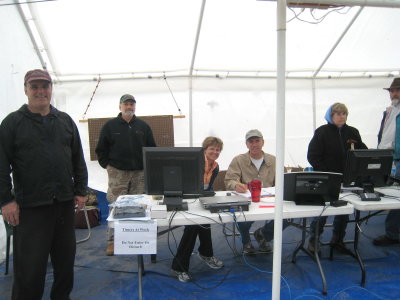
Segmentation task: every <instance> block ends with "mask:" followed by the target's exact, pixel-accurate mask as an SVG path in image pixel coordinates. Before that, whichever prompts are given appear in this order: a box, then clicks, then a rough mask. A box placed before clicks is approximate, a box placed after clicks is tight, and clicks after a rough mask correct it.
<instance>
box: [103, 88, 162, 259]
mask: <svg viewBox="0 0 400 300" xmlns="http://www.w3.org/2000/svg"><path fill="white" fill-rule="evenodd" d="M119 110H120V113H119V114H118V116H117V117H116V118H114V119H111V120H109V121H108V122H107V123H105V124H104V126H103V128H102V129H101V132H100V136H99V141H98V143H97V147H96V154H97V159H98V161H99V164H100V165H101V166H102V167H103V168H105V169H107V173H108V190H107V200H108V202H109V203H112V202H114V201H115V200H117V198H118V196H120V195H126V194H130V195H135V194H136V195H137V194H143V193H144V174H143V154H142V148H143V147H155V146H156V143H155V141H154V137H153V132H152V131H151V128H150V126H149V125H148V124H147V123H146V122H145V121H143V120H141V119H139V118H138V117H136V116H135V110H136V100H135V98H134V97H133V96H132V95H129V94H125V95H122V97H121V98H120V100H119ZM106 254H107V255H114V232H113V230H112V229H109V232H108V246H107V250H106Z"/></svg>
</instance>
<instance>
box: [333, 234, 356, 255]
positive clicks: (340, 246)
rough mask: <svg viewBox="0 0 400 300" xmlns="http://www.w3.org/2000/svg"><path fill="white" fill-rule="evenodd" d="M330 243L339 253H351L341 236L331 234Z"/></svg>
mask: <svg viewBox="0 0 400 300" xmlns="http://www.w3.org/2000/svg"><path fill="white" fill-rule="evenodd" d="M330 245H331V247H332V248H333V249H335V250H336V251H338V252H339V253H342V254H349V253H351V250H350V249H349V248H347V247H346V245H345V244H344V242H343V239H342V238H339V237H338V236H336V235H333V236H332V239H331V242H330Z"/></svg>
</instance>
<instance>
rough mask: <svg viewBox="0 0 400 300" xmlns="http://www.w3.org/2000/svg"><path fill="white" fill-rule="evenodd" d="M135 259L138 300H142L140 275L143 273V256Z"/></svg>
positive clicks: (140, 255)
mask: <svg viewBox="0 0 400 300" xmlns="http://www.w3.org/2000/svg"><path fill="white" fill-rule="evenodd" d="M137 258H138V292H139V300H142V299H143V290H142V275H143V273H144V266H143V255H142V254H139V255H138V256H137Z"/></svg>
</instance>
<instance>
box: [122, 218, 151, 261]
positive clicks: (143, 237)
mask: <svg viewBox="0 0 400 300" xmlns="http://www.w3.org/2000/svg"><path fill="white" fill-rule="evenodd" d="M156 253H157V220H151V221H147V222H141V221H114V254H117V255H118V254H122V255H124V254H125V255H129V254H156Z"/></svg>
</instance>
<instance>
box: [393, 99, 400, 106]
mask: <svg viewBox="0 0 400 300" xmlns="http://www.w3.org/2000/svg"><path fill="white" fill-rule="evenodd" d="M399 103H400V99H398V98H393V99H392V106H394V107H397V106H398V105H399Z"/></svg>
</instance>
